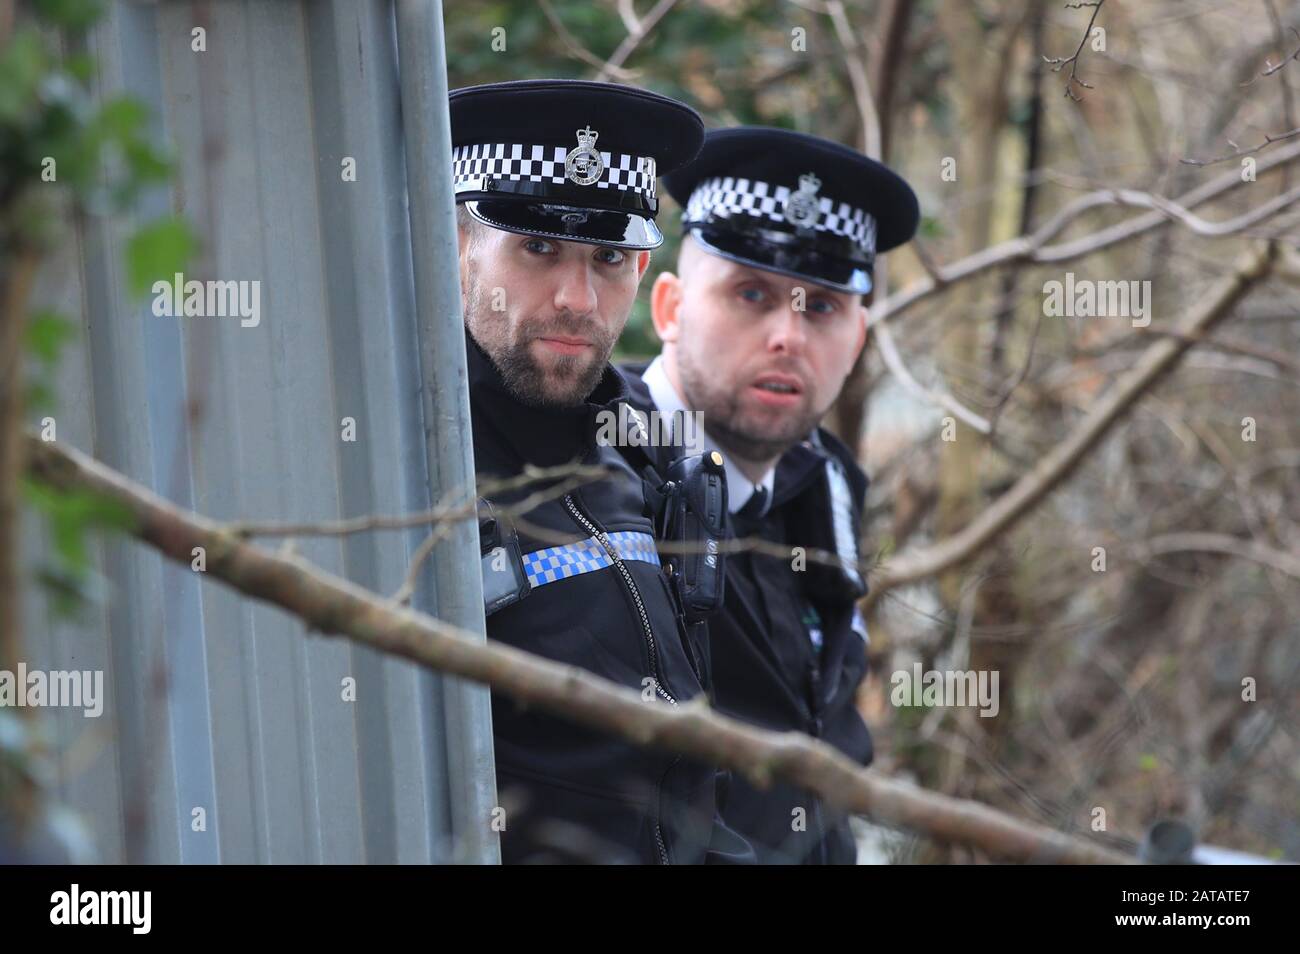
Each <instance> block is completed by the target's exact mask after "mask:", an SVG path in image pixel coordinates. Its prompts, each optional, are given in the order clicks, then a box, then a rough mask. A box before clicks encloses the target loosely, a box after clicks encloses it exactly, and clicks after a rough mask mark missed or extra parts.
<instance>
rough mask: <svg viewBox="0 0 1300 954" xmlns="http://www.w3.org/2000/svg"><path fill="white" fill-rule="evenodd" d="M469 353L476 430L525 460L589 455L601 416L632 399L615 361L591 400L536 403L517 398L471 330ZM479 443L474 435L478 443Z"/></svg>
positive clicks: (550, 463)
mask: <svg viewBox="0 0 1300 954" xmlns="http://www.w3.org/2000/svg"><path fill="white" fill-rule="evenodd" d="M465 356H466V360H467V369H468V373H469V397H470V405H471V411H472V414H473V417H474V429H475V431H476V432H479V431H480V429H482V431H484V432H486V431H491V432H493V433H494V434H495V435H497V436H498V438H499V439H500V440H502V441H504V442H505V443H506V444H508V445H509V447H510V448H511V449H513V450H514V451H515V454H516V455H517V456H518V457H519V459H520V461H521V462H522V463H527V464H535V465H536V466H538V467H557V466H560V465H562V464H567V463H570V462H572V461H575V460H585V459H586V458H587V457H588V456H589V455H590V454H591V453H592V452H593V451H594V450H595V448H596V427H597V419H596V415H597V414H598V413H599V412H600V411H602V410H614V411H617V405H618V403H619V402H620V401H624V400H627V397H628V394H627V386H626V384H625V383H624V381H623V378H622V376H621V375H619V373H618V372H617V371H615V370H614V368H613V366H612V365H608V364H607V365H605V371H604V373H603V374H602V375H601V378H600V381H599V382H598V383H597V384H596V387H595V389H594V390H593V391H592V392H591V394H589V395H588V396H587V398H586V400H585V401H584V402H583V403H581V404H577V405H574V406H572V407H535V406H533V405H528V404H524V403H523V402H521V401H520V400H519V399H518V398H516V397H515V396H514V395H513V394H512V393H511V392H510V389H509V388H508V387H506V383H505V381H504V380H503V379H502V377H501V372H500V371H498V370H497V367H496V365H495V364H493V362H492V359H491V358H489V357H488V356H487V353H486V352H485V351H484V350H483V349H482V348H480V347H479V345H478V342H477V341H475V340H474V338H473V336H472V335H471V334H470V333H469V331H468V330H466V332H465ZM479 443H480V441H479V433H476V434H475V444H476V446H477V445H478V444H479Z"/></svg>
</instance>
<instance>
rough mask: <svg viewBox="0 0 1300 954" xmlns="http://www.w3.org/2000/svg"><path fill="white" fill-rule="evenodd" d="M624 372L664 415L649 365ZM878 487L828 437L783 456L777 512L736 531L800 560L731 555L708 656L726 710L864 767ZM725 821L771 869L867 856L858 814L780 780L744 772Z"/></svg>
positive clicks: (816, 437) (734, 523)
mask: <svg viewBox="0 0 1300 954" xmlns="http://www.w3.org/2000/svg"><path fill="white" fill-rule="evenodd" d="M622 370H623V371H624V373H625V374H626V375H627V376H628V379H629V388H630V390H631V392H632V403H633V406H634V407H636V408H638V409H640V410H642V411H650V410H653V409H654V404H653V400H652V398H651V397H650V393H649V389H648V388H647V387H646V386H645V384H644V382H642V381H641V379H640V376H639V375H640V372H641V371H644V366H639V365H638V366H628V367H624V368H623V369H622ZM706 426H707V422H706ZM866 490H867V477H866V474H864V473H863V472H862V469H861V468H859V467H858V466H857V463H856V461H855V460H854V459H853V455H852V454H851V453H850V452H849V450H848V448H847V447H845V446H844V445H843V444H842V443H841V442H840V441H839V440H837V439H836V438H835V437H834V436H833V435H831V434H830V433H828V432H827V431H825V430H821V429H819V430H818V431H816V432H815V433H814V434H813V435H811V436H810V438H809V440H807V441H805V442H803V443H802V444H800V445H798V446H796V447H793V448H791V449H790V450H789V451H787V452H786V453H785V454H784V455H783V456H782V458H781V459H780V461H779V462H778V464H777V470H776V481H775V484H774V492H773V499H772V503H771V505H770V506H769V508H768V510H767V513H766V514H765V515H764V516H763V517H762V518H761V519H758V520H746V519H745V518H743V517H741V516H740V515H739V514H733V515H732V517H731V529H732V532H733V534H734V535H735V536H737V537H742V538H744V537H751V536H757V537H760V538H762V539H763V540H766V541H768V542H770V543H776V544H779V545H780V546H781V547H782V548H783V549H785V550H787V551H788V555H786V556H781V557H777V556H772V555H768V554H764V553H757V552H754V551H744V552H740V553H730V554H729V555H728V557H727V568H726V601H725V604H724V607H723V609H722V610H721V611H719V612H718V613H716V614H714V615H713V616H712V617H711V618H710V620H709V648H710V658H709V661H708V666H709V669H710V675H711V687H710V690H711V696H712V699H713V703H714V705H715V706H716V707H717V708H718V709H719V710H720V711H722V712H724V713H726V714H727V715H731V716H735V717H736V718H739V719H743V720H745V721H747V722H751V723H753V724H756V725H758V726H760V727H761V728H765V729H770V730H773V731H790V730H793V731H798V732H804V733H806V734H808V735H812V736H815V737H817V738H820V739H822V740H823V741H825V742H827V743H829V744H831V745H833V746H835V747H836V748H838V749H839V750H840V751H841V752H843V753H844V754H845V755H846V756H848V757H849V758H851V759H853V760H854V761H856V762H859V763H861V764H862V765H867V764H869V763H870V761H871V758H872V743H871V735H870V732H869V731H868V730H867V726H866V723H865V722H864V721H863V719H862V716H861V715H860V713H859V712H858V709H857V707H856V705H855V696H856V693H857V689H858V686H859V685H860V683H861V682H862V680H863V678H864V676H865V675H866V670H867V654H866V631H865V627H864V626H863V624H862V621H861V617H860V616H859V614H858V613H857V609H856V604H857V601H858V600H859V599H860V598H861V597H862V596H864V595H865V594H866V584H865V580H864V578H863V577H862V576H861V574H860V572H859V571H858V570H857V569H852V570H850V569H847V567H848V566H851V565H852V564H855V563H857V561H858V559H859V557H858V550H857V540H858V536H859V532H860V528H861V524H862V506H863V501H864V499H865V496H866ZM796 547H799V548H802V549H803V557H802V558H801V557H800V554H799V551H797V550H796V549H795V548H796ZM813 550H820V551H825V552H826V553H828V554H839V555H840V556H841V558H842V561H843V562H842V563H841V565H840V566H827V565H825V564H823V563H817V562H815V561H814V560H813V559H811V558H810V551H813ZM818 644H820V648H818ZM723 817H724V818H725V820H726V822H727V824H728V825H729V826H730V827H732V828H733V829H735V830H736V832H737V833H739V834H740V835H742V836H743V837H744V838H745V839H746V840H747V841H749V843H750V844H751V845H752V846H753V848H754V850H755V852H756V853H757V856H758V860H759V862H760V863H764V864H852V863H853V862H854V861H855V859H856V857H857V850H856V846H855V843H854V839H853V836H852V832H851V831H850V829H849V824H848V820H847V818H845V817H843V816H839V815H836V814H834V813H832V812H831V811H830V810H829V809H828V807H827V806H825V805H824V804H822V802H821V800H820V799H818V798H816V797H814V796H813V795H812V794H811V793H809V792H805V791H803V790H801V789H797V788H795V787H793V786H791V785H788V784H785V783H783V782H780V781H777V782H775V783H773V785H772V786H771V787H769V788H767V789H763V790H760V789H758V788H756V787H754V786H753V785H751V784H749V783H748V781H746V780H745V779H744V778H743V777H741V776H739V775H737V776H735V777H733V778H732V779H731V782H730V786H729V789H728V792H727V797H726V801H725V804H724V806H723Z"/></svg>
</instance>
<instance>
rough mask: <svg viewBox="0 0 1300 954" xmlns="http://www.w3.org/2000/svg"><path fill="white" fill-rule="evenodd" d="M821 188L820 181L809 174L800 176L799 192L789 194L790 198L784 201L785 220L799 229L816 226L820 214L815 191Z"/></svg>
mask: <svg viewBox="0 0 1300 954" xmlns="http://www.w3.org/2000/svg"><path fill="white" fill-rule="evenodd" d="M821 187H822V181H821V180H820V179H818V178H817V177H816V176H815V175H813V174H812V173H811V172H809V173H806V174H805V175H802V176H800V177H799V191H798V192H791V193H790V198H788V199H786V200H785V208H784V210H783V212H784V214H785V220H786V221H787V222H789V223H790V224H791V225H794V226H797V227H799V228H808V227H810V226H812V225H816V224H817V216H818V215H819V214H820V210H819V208H818V201H817V190H818V189H820V188H821Z"/></svg>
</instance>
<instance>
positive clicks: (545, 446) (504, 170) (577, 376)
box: [450, 80, 753, 864]
mask: <svg viewBox="0 0 1300 954" xmlns="http://www.w3.org/2000/svg"><path fill="white" fill-rule="evenodd" d="M450 105H451V130H452V145H453V176H454V180H455V190H456V201H457V204H458V208H457V219H458V225H459V226H460V228H459V239H460V274H461V288H462V296H463V301H464V312H465V327H466V332H467V335H466V347H467V352H468V373H469V391H470V402H471V416H472V419H473V432H474V433H473V436H474V459H475V466H476V470H477V472H478V474H479V477H480V481H482V480H483V479H485V478H492V477H495V478H509V477H512V476H516V475H519V474H521V473H523V472H524V471H525V469H526V468H527V467H529V466H530V465H531V466H533V467H541V468H560V469H561V470H563V468H564V466H565V465H568V464H581V465H585V466H588V467H591V466H598V467H601V468H604V469H605V471H606V472H607V473H608V476H606V477H604V478H603V479H600V480H598V481H596V482H593V483H586V484H582V485H579V486H570V487H568V488H567V489H565V488H563V487H561V488H558V491H557V492H556V493H553V494H550V495H549V499H546V500H545V501H544V502H542V503H541V504H540V505H537V506H535V507H534V508H533V509H531V510H529V511H528V512H527V513H526V514H523V515H522V516H520V515H519V514H516V513H514V512H513V511H512V505H514V504H518V503H519V501H520V500H521V498H523V497H524V496H527V495H530V494H531V495H534V496H548V495H546V494H539V493H538V491H539V490H542V491H545V490H548V489H556V488H555V487H554V484H553V483H552V484H543V485H540V486H539V485H538V484H536V483H534V484H529V485H527V486H525V487H520V488H517V489H515V490H513V491H509V492H506V491H503V492H501V493H499V494H497V495H494V496H492V497H491V498H490V499H481V500H480V502H479V513H480V517H479V530H480V539H481V548H482V565H483V577H484V594H485V600H486V606H485V609H486V612H487V631H488V636H489V637H490V638H492V639H496V640H500V641H502V642H506V643H509V644H511V645H513V646H516V647H518V648H520V649H524V650H527V651H529V652H533V653H538V654H541V655H543V656H547V657H549V658H551V659H554V660H558V661H560V662H565V663H569V664H572V665H575V666H580V667H582V668H584V669H587V670H590V671H591V672H594V673H596V674H598V675H600V676H603V677H604V678H606V679H609V680H612V681H614V682H616V683H618V684H620V685H622V686H626V687H629V688H632V689H635V690H637V691H638V692H640V693H642V696H643V698H645V699H646V700H647V703H648V704H649V703H650V702H651V701H653V702H655V703H658V704H663V705H677V704H679V703H682V702H685V701H686V700H688V699H691V698H692V697H694V696H696V695H699V694H700V693H701V692H703V691H704V683H703V680H704V673H703V666H702V663H701V660H702V659H703V657H704V655H705V652H706V650H705V647H704V645H703V632H702V627H701V625H700V624H699V623H698V620H699V619H700V618H701V616H702V613H701V612H699V611H698V610H699V607H698V606H693V605H691V603H690V600H689V599H686V598H685V597H686V596H687V595H689V594H687V593H686V592H685V591H684V590H683V589H682V587H681V586H680V585H679V584H678V581H677V580H676V579H671V580H670V579H669V573H668V567H667V566H666V565H665V562H663V561H661V560H660V557H659V554H658V552H657V549H656V545H657V536H656V533H657V532H660V531H659V530H658V529H657V528H659V527H661V525H662V524H661V518H662V516H663V514H662V510H663V507H664V505H665V498H664V496H663V494H662V493H660V488H661V487H662V484H663V481H662V480H661V478H660V477H659V475H658V474H657V473H655V471H654V469H653V467H652V463H653V462H652V461H651V459H650V458H649V457H648V456H647V454H646V451H645V449H644V448H638V447H620V446H612V445H610V444H608V443H601V442H598V441H597V439H596V438H597V434H598V431H599V428H600V426H601V422H602V421H603V420H605V419H607V416H608V415H609V414H611V413H612V414H615V415H617V414H619V413H620V412H622V411H623V410H624V409H623V408H622V407H621V405H623V403H624V402H625V400H626V398H627V392H626V386H625V383H624V380H623V378H622V377H621V376H620V375H619V374H618V372H616V371H615V370H614V369H613V368H612V367H611V366H610V364H609V356H610V352H611V350H612V349H613V347H614V343H615V341H616V340H617V339H618V336H619V334H620V333H621V332H622V329H623V326H624V324H625V323H626V321H627V318H628V314H629V312H630V310H631V307H632V303H633V300H634V298H635V295H636V291H637V286H638V284H639V282H640V279H641V276H642V275H643V274H644V273H645V270H646V267H647V265H648V264H649V259H650V252H649V250H650V249H652V248H655V247H657V246H659V245H660V244H661V243H662V241H663V236H662V235H661V233H660V231H659V229H658V228H657V226H656V225H655V216H656V213H657V212H658V199H657V197H656V175H657V174H658V172H664V171H672V170H674V169H676V168H678V167H679V166H681V165H682V164H683V163H684V162H686V161H687V160H689V159H690V158H691V157H692V156H693V155H694V154H695V153H696V151H697V150H698V149H699V146H700V143H701V141H702V139H703V135H704V131H703V126H702V124H701V122H700V119H699V117H698V116H697V115H696V114H695V113H694V112H693V111H692V110H691V109H690V108H688V107H686V106H684V105H682V104H681V103H678V102H675V101H673V100H671V99H667V98H665V97H662V96H658V95H656V94H653V93H649V92H646V91H644V90H639V89H634V88H630V87H626V86H613V85H608V84H602V83H589V82H576V81H558V80H530V81H523V82H511V83H500V84H493V85H487V86H477V87H470V88H465V89H459V90H454V91H453V92H452V93H451V97H450ZM695 473H696V477H697V482H699V483H700V486H701V487H702V488H703V490H702V492H704V493H709V494H713V495H714V499H715V500H721V501H724V502H725V483H724V481H723V478H722V476H721V460H720V459H717V460H716V461H715V462H714V463H713V464H711V465H709V464H707V462H706V464H705V465H702V466H698V467H696V469H695ZM722 512H723V507H719V518H718V521H717V527H716V532H717V534H721V533H722V526H721V513H722ZM706 585H707V584H706ZM717 585H720V581H719V583H718V584H717ZM719 601H720V597H719ZM715 602H716V601H715ZM705 609H707V607H705ZM492 718H493V733H494V739H495V749H496V771H497V780H498V787H499V790H500V794H501V798H502V803H503V806H505V807H506V817H505V820H506V826H505V830H504V831H503V833H502V854H503V858H504V860H505V861H506V862H520V861H557V860H558V861H572V860H584V861H602V862H604V861H633V862H645V863H663V864H667V863H692V862H746V861H751V862H752V861H753V853H752V852H751V851H750V850H749V848H748V846H747V845H746V844H745V842H744V841H743V839H740V838H738V837H736V836H735V835H734V834H732V833H730V832H729V831H728V830H727V829H726V828H725V826H723V825H722V824H721V823H720V822H719V821H718V813H717V809H716V803H715V799H716V794H715V789H716V787H717V784H718V779H719V775H718V773H717V772H716V771H715V769H714V767H712V766H708V765H703V764H699V763H697V762H694V761H692V760H690V759H686V758H681V757H677V756H675V755H673V754H671V753H665V752H662V751H657V750H649V749H642V748H638V747H635V746H633V745H631V744H629V743H627V742H625V741H623V740H622V739H620V738H617V737H615V736H613V735H610V734H605V733H601V732H597V731H595V730H592V729H588V728H584V727H580V726H578V725H577V724H575V723H573V722H569V721H566V720H564V719H561V718H559V717H556V716H552V715H549V714H546V713H541V712H537V711H525V709H524V708H522V707H521V706H519V705H517V704H516V703H515V702H514V701H513V700H511V699H510V698H508V697H505V696H502V695H499V694H495V693H494V694H493V698H492Z"/></svg>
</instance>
